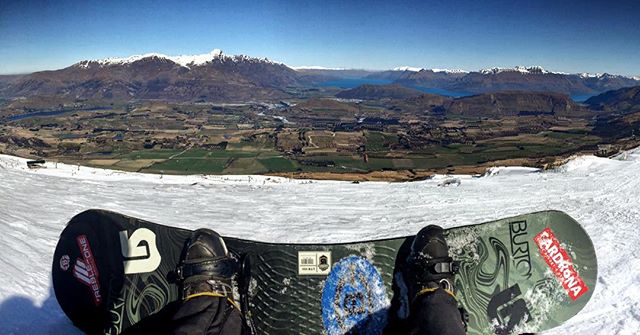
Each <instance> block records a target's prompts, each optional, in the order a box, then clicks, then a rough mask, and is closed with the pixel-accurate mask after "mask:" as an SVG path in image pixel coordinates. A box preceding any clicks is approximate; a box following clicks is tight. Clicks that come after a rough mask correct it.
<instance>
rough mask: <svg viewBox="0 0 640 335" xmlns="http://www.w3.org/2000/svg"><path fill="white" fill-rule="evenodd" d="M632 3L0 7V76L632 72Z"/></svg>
mask: <svg viewBox="0 0 640 335" xmlns="http://www.w3.org/2000/svg"><path fill="white" fill-rule="evenodd" d="M639 20H640V1H635V0H634V1H569V0H568V1H518V0H510V1H406V2H402V3H396V2H395V1H348V0H343V1H314V2H308V1H270V0H263V1H191V2H184V3H183V2H171V1H162V0H156V1H64V0H60V1H0V73H3V74H6V73H25V72H32V71H36V70H45V69H59V68H63V67H66V66H69V65H71V64H73V63H75V62H77V61H79V60H82V59H95V58H106V57H112V56H129V55H132V54H141V53H148V52H159V53H165V54H169V55H179V54H200V53H206V52H209V51H211V50H212V49H214V48H218V49H222V50H223V51H224V52H225V53H227V54H247V55H250V56H259V57H268V58H269V59H273V60H277V61H281V62H284V63H286V64H288V65H291V66H301V65H318V66H326V67H346V68H365V69H388V68H392V67H396V66H404V65H408V66H418V67H428V68H462V69H467V70H477V69H481V68H486V67H493V66H502V67H507V66H515V65H541V66H543V67H545V68H547V69H550V70H555V71H566V72H583V71H584V72H609V73H616V74H625V75H640V21H639Z"/></svg>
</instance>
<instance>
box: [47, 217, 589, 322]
mask: <svg viewBox="0 0 640 335" xmlns="http://www.w3.org/2000/svg"><path fill="white" fill-rule="evenodd" d="M209 228H214V229H215V227H209ZM190 234H191V231H189V230H186V229H180V228H174V227H168V226H163V225H159V224H154V223H151V222H148V221H144V220H139V219H135V218H132V217H128V216H124V215H121V214H118V213H114V212H108V211H103V210H89V211H86V212H83V213H80V214H78V215H77V216H75V217H74V218H73V219H72V220H71V221H70V222H69V224H68V226H67V227H66V228H65V230H64V231H63V232H62V234H61V237H60V241H59V243H58V246H57V247H56V252H55V255H54V264H53V284H54V289H55V293H56V298H57V299H58V302H59V303H60V306H61V307H62V309H63V310H64V312H65V313H66V314H67V315H68V316H69V318H70V319H71V320H72V321H73V322H74V323H75V324H76V325H77V326H78V327H79V328H80V329H82V330H84V331H86V332H89V333H108V334H119V333H121V332H122V331H124V330H126V329H128V328H130V327H132V326H134V325H136V324H139V323H140V322H141V320H143V319H145V318H147V317H148V316H150V315H154V314H158V313H161V312H162V311H163V310H167V308H169V307H170V306H171V305H175V304H176V303H177V301H178V300H179V292H178V285H177V283H176V274H175V269H176V266H177V265H178V262H179V260H180V255H181V254H182V251H183V249H184V247H185V242H186V241H187V239H188V238H189V236H190ZM445 238H446V240H447V243H448V244H449V252H450V255H451V256H452V257H453V258H454V259H455V260H457V261H460V269H459V273H458V274H457V275H456V277H455V280H456V289H457V299H458V300H459V302H460V303H461V304H462V305H463V306H464V307H465V308H466V310H467V311H468V313H469V331H468V333H469V334H516V333H525V332H538V331H542V330H545V329H549V328H553V327H555V326H557V325H559V324H561V323H562V322H564V321H566V320H568V319H569V318H571V317H572V316H573V315H575V314H576V313H578V312H579V311H580V310H581V309H582V308H583V307H584V305H585V304H586V303H587V301H588V300H589V298H590V297H591V294H592V293H593V290H594V288H595V284H596V278H597V262H596V257H595V251H594V249H593V245H592V243H591V240H590V239H589V237H588V235H587V234H586V232H585V231H584V230H583V229H582V227H580V225H579V224H578V223H577V222H576V221H575V220H573V219H572V218H571V217H569V216H568V215H566V214H564V213H562V212H557V211H546V212H538V213H532V214H525V215H521V216H517V217H513V218H507V219H502V220H497V221H493V222H488V223H481V224H476V225H470V226H464V227H456V228H451V229H447V230H446V231H445ZM224 240H225V242H226V244H227V247H228V248H229V250H230V251H231V252H232V254H234V255H235V257H238V259H239V260H240V263H241V264H243V266H242V267H243V268H244V269H245V270H244V271H242V272H241V275H239V276H238V278H237V285H238V290H237V292H240V293H242V294H237V297H236V300H237V301H238V302H239V303H240V305H241V306H242V308H243V310H244V312H245V315H246V316H247V318H248V319H249V320H250V322H251V324H252V326H255V330H256V333H258V334H285V333H286V334H290V333H298V334H322V333H326V334H345V333H350V332H351V333H361V334H382V333H390V334H391V333H401V332H404V330H406V329H405V327H406V318H407V316H408V311H409V304H408V301H409V300H410V299H409V297H407V290H406V284H405V283H404V279H403V278H402V272H401V270H402V268H403V267H404V266H405V260H406V259H407V256H408V254H409V251H410V246H411V243H412V241H413V236H406V237H400V238H391V239H383V240H375V241H362V242H354V243H336V244H280V243H265V242H258V241H250V240H242V239H236V238H231V237H225V238H224Z"/></svg>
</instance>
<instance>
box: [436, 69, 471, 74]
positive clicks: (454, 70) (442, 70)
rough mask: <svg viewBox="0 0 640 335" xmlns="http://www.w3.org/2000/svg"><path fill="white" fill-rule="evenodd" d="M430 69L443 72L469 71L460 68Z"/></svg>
mask: <svg viewBox="0 0 640 335" xmlns="http://www.w3.org/2000/svg"><path fill="white" fill-rule="evenodd" d="M431 71H433V72H444V73H469V71H467V70H462V69H431Z"/></svg>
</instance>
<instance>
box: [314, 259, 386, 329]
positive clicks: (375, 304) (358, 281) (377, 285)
mask: <svg viewBox="0 0 640 335" xmlns="http://www.w3.org/2000/svg"><path fill="white" fill-rule="evenodd" d="M388 308H389V299H388V298H387V292H386V289H385V286H384V282H383V281H382V277H381V276H380V273H379V272H378V270H376V268H375V267H374V266H373V264H371V262H369V261H368V260H367V259H365V258H363V257H359V256H349V257H345V258H343V259H341V260H340V261H339V262H337V263H335V264H334V265H333V268H332V269H331V272H330V273H329V276H327V280H326V281H325V284H324V288H323V289H322V322H323V323H324V329H325V330H326V331H327V334H328V335H334V334H345V333H347V332H349V333H356V334H382V331H383V329H384V327H385V326H386V324H387V310H388Z"/></svg>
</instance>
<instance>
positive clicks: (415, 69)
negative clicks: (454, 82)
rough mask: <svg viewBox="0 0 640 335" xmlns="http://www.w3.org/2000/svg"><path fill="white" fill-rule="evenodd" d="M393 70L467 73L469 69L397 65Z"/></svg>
mask: <svg viewBox="0 0 640 335" xmlns="http://www.w3.org/2000/svg"><path fill="white" fill-rule="evenodd" d="M393 71H411V72H420V71H431V72H438V73H469V71H465V70H461V69H425V68H421V67H413V66H398V67H394V68H393Z"/></svg>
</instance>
